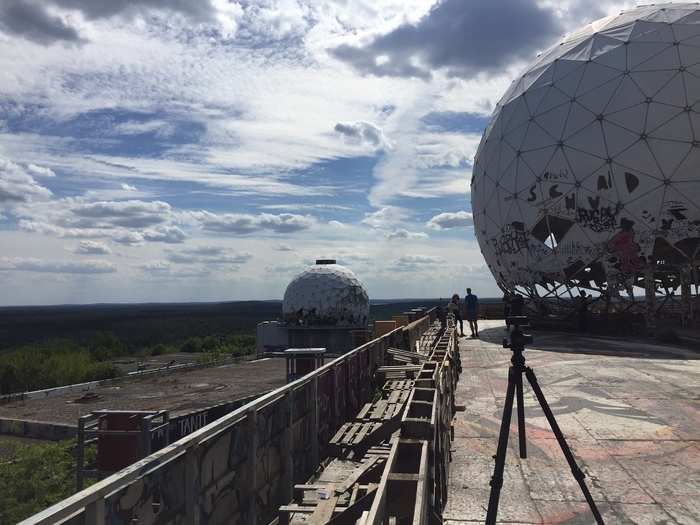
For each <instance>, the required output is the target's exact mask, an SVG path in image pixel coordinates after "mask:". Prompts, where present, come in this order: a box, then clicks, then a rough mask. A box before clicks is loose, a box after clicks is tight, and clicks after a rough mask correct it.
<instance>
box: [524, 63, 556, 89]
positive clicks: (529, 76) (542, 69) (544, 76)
mask: <svg viewBox="0 0 700 525" xmlns="http://www.w3.org/2000/svg"><path fill="white" fill-rule="evenodd" d="M553 71H554V66H553V64H544V65H542V66H539V67H533V68H530V69H528V70H527V71H526V72H525V73H524V74H523V87H525V90H526V91H531V90H533V89H535V88H539V87H542V86H545V85H549V84H550V83H551V81H552V73H553Z"/></svg>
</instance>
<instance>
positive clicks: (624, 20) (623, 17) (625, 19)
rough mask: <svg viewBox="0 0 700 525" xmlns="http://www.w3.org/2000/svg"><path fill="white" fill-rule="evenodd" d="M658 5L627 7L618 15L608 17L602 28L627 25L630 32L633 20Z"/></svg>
mask: <svg viewBox="0 0 700 525" xmlns="http://www.w3.org/2000/svg"><path fill="white" fill-rule="evenodd" d="M658 9H659V8H658V7H656V6H646V7H637V8H634V9H628V10H625V11H621V12H620V14H619V15H618V16H614V17H610V18H611V20H610V22H608V23H607V24H606V25H605V26H604V27H603V28H602V30H608V29H611V28H614V27H629V28H630V32H631V31H632V29H633V28H634V24H635V21H636V20H638V19H639V18H642V17H644V16H647V15H649V14H651V13H653V12H654V11H658Z"/></svg>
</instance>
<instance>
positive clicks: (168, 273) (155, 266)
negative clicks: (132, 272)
mask: <svg viewBox="0 0 700 525" xmlns="http://www.w3.org/2000/svg"><path fill="white" fill-rule="evenodd" d="M136 267H137V268H138V269H139V270H141V271H142V272H144V273H147V274H148V275H149V279H152V278H155V279H163V280H177V279H186V278H193V277H195V278H196V277H206V276H209V275H210V274H211V271H210V270H209V269H208V268H206V267H202V266H186V267H178V268H173V266H172V265H171V264H170V263H168V262H167V261H161V260H156V261H150V262H147V263H143V264H139V265H137V266H136Z"/></svg>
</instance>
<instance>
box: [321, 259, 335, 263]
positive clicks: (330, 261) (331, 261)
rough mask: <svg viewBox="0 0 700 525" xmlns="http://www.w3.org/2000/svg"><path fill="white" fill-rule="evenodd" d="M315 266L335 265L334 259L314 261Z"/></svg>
mask: <svg viewBox="0 0 700 525" xmlns="http://www.w3.org/2000/svg"><path fill="white" fill-rule="evenodd" d="M316 264H336V262H335V259H316Z"/></svg>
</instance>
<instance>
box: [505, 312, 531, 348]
mask: <svg viewBox="0 0 700 525" xmlns="http://www.w3.org/2000/svg"><path fill="white" fill-rule="evenodd" d="M506 322H507V324H508V325H510V326H513V327H514V328H513V331H512V332H511V334H510V340H508V338H507V337H504V338H503V348H511V347H513V348H523V347H524V346H525V345H529V344H531V343H532V342H533V338H532V336H531V335H530V334H525V333H523V331H522V330H521V328H522V327H525V328H527V327H528V326H530V319H528V317H527V316H526V315H514V316H511V317H507V318H506Z"/></svg>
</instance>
